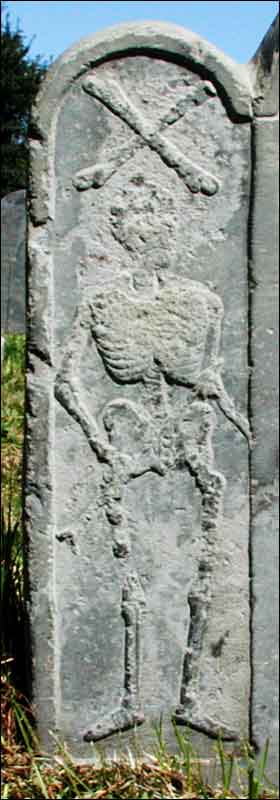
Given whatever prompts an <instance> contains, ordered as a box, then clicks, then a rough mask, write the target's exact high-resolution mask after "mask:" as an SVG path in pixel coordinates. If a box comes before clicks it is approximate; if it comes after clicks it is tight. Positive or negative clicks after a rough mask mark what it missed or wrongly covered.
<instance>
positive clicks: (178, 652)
mask: <svg viewBox="0 0 280 800" xmlns="http://www.w3.org/2000/svg"><path fill="white" fill-rule="evenodd" d="M250 97H251V95H250V88H249V85H248V83H247V75H246V72H245V71H244V72H243V70H242V68H241V67H238V65H234V64H233V63H232V62H231V61H230V60H229V59H227V58H226V57H225V56H223V55H222V54H220V53H218V52H217V51H216V50H215V49H214V48H212V47H211V46H210V45H208V44H207V43H205V42H203V41H202V40H200V39H199V38H198V37H196V36H194V35H192V34H189V33H188V32H184V31H182V30H180V29H177V28H173V27H172V26H171V27H170V26H165V25H161V24H158V25H144V24H143V25H137V26H134V27H133V28H132V27H131V26H124V27H121V28H119V29H115V30H113V31H109V32H108V38H106V35H105V36H104V35H103V34H100V35H98V36H97V37H95V38H94V39H93V40H88V41H87V40H86V41H85V42H83V43H82V45H78V46H77V47H76V48H74V49H72V51H71V53H70V55H68V54H66V55H65V56H64V57H62V58H61V59H60V60H59V61H58V62H57V64H55V65H54V67H53V68H52V70H51V71H50V74H49V77H48V78H47V80H46V81H45V83H44V85H43V89H42V91H41V96H40V99H39V103H38V112H37V113H38V116H37V119H35V120H34V140H33V143H32V151H33V178H32V185H31V192H30V197H29V205H30V220H31V221H30V227H29V236H30V246H29V257H30V276H29V298H30V299H29V320H30V322H29V362H30V371H29V388H28V397H29V406H30V414H29V423H28V424H29V433H28V438H27V448H28V450H27V455H28V474H27V500H26V518H27V529H28V530H29V534H30V541H31V544H30V558H31V562H32V570H31V594H32V598H33V599H32V604H31V622H32V626H33V632H34V631H35V633H36V636H35V639H36V641H35V650H34V653H35V671H34V680H35V699H36V700H37V706H38V718H39V725H40V726H41V731H43V738H44V739H45V741H46V737H47V730H48V729H56V730H58V731H59V732H60V734H61V735H62V736H63V737H64V739H65V740H66V741H67V743H68V745H69V746H70V748H71V751H72V752H73V753H74V754H75V755H76V756H81V755H84V756H86V757H87V756H88V755H89V753H90V748H91V743H92V742H95V741H98V740H100V739H101V740H102V739H104V738H107V737H110V742H112V744H113V745H114V743H116V741H119V736H121V737H123V739H122V738H121V741H124V742H125V741H126V738H125V737H126V733H125V732H126V731H129V730H134V728H135V727H137V728H139V733H141V735H142V732H143V736H144V740H145V736H146V737H148V736H149V732H150V727H151V721H153V720H158V719H159V718H160V715H161V714H164V717H165V718H166V719H167V720H168V719H171V718H172V717H173V718H174V719H175V720H176V721H177V723H178V724H182V725H187V724H188V725H190V726H191V727H193V728H194V729H196V730H198V731H201V732H204V733H205V734H207V735H210V736H218V734H220V735H221V736H222V737H223V738H224V739H225V740H234V739H237V738H238V737H239V736H247V735H248V721H249V695H250V646H249V580H248V574H249V566H248V546H249V448H250V432H249V423H248V418H247V408H248V399H247V387H248V360H247V359H248V272H247V225H248V214H249V197H250V191H249V189H250V175H249V165H250V118H251V115H252V109H251V99H250ZM42 640H44V641H45V644H44V645H43V644H40V641H42ZM46 642H47V644H46ZM116 736H117V739H116ZM114 737H115V738H114Z"/></svg>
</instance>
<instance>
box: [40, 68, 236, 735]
mask: <svg viewBox="0 0 280 800" xmlns="http://www.w3.org/2000/svg"><path fill="white" fill-rule="evenodd" d="M96 85H97V86H98V87H99V88H98V97H99V98H101V100H102V102H104V103H106V104H108V105H109V107H111V106H112V107H113V109H114V110H115V109H116V108H117V111H118V113H119V114H120V115H122V116H123V117H124V118H125V120H126V122H128V124H133V126H134V128H135V129H137V130H141V135H142V136H143V137H145V138H144V141H145V142H148V144H149V146H151V141H152V142H154V139H152V140H150V138H149V136H148V134H147V133H145V132H144V131H145V128H143V126H141V124H140V121H139V120H138V121H137V122H135V120H134V112H133V111H132V109H130V107H129V104H128V101H125V99H124V98H122V95H121V92H117V91H116V88H115V87H114V91H113V88H112V86H111V85H110V86H109V87H106V91H105V88H104V86H103V88H102V91H101V88H100V85H99V84H98V82H97V81H95V82H94V84H93V82H92V81H91V80H90V79H88V80H87V81H86V84H85V86H84V88H85V89H86V90H87V91H88V90H89V89H90V92H91V93H94V91H95V87H96ZM120 97H121V100H120V99H119V98H120ZM153 136H155V141H156V147H158V141H160V143H161V138H160V136H159V135H157V134H153ZM158 137H159V139H158ZM159 152H160V154H162V149H161V148H159ZM122 155H123V153H122ZM122 155H121V157H120V154H118V155H117V159H116V160H115V161H114V165H115V166H114V169H116V168H117V166H119V165H120V163H122V160H121V159H122ZM127 158H128V153H127V152H126V159H127ZM165 159H166V163H168V164H169V166H170V161H171V157H170V156H169V152H168V156H167V157H166V156H165ZM168 159H169V160H168ZM172 166H174V168H175V170H176V172H177V173H178V174H179V176H180V178H182V179H183V181H184V182H185V183H186V185H188V189H190V190H191V191H198V190H200V191H203V190H204V189H203V187H204V188H205V186H204V183H203V180H204V179H203V178H202V177H201V173H199V170H198V169H197V168H195V174H199V175H200V177H199V180H198V183H197V185H196V188H195V189H194V185H193V184H192V185H191V186H190V185H189V184H188V183H187V181H186V170H185V166H184V167H182V158H180V159H179V158H178V163H177V161H175V162H174V164H172ZM95 170H98V175H99V177H100V175H101V173H100V167H99V166H98V168H96V167H95V168H94V169H93V170H90V171H87V173H86V175H87V181H88V183H87V185H88V186H93V185H94V187H95V188H98V187H101V186H102V185H103V183H104V182H105V177H104V176H105V173H103V178H102V180H101V178H100V179H99V180H98V181H97V180H96V174H97V173H96V171H95ZM112 172H113V169H112V162H111V163H110V165H109V167H108V171H107V172H106V180H108V179H109V177H110V175H111V174H112ZM109 173H110V174H109ZM94 176H95V177H94ZM188 176H189V172H188ZM188 181H189V177H188ZM74 183H75V186H76V187H77V188H79V189H81V188H83V189H85V188H86V182H85V181H84V178H82V176H81V173H80V175H79V178H77V177H75V179H74ZM205 185H206V184H205ZM207 185H209V184H207ZM216 190H217V184H216V188H215V191H216ZM209 194H210V192H209ZM110 224H111V230H112V235H113V237H114V238H115V239H116V240H117V241H118V242H119V243H120V245H121V246H122V247H123V248H124V250H125V252H126V254H128V256H129V258H130V259H131V269H130V270H129V269H127V270H126V271H123V272H121V273H119V272H118V271H117V272H116V274H115V277H114V280H113V281H112V282H111V283H110V285H109V286H104V288H103V289H102V290H99V291H98V290H96V291H95V292H94V291H92V293H91V294H88V293H87V296H86V297H83V298H82V300H81V303H80V306H79V307H78V309H77V312H76V319H75V323H74V329H73V331H72V333H71V339H70V344H69V345H68V347H67V348H66V352H65V355H64V358H63V360H62V364H61V367H60V369H59V371H58V373H57V378H56V384H55V395H56V398H57V400H58V401H59V402H60V403H61V404H62V405H63V406H64V408H65V409H66V410H67V412H68V413H69V414H70V415H71V416H72V417H73V418H74V419H75V421H76V422H77V423H78V424H79V425H80V427H81V429H82V430H83V432H84V434H85V436H86V439H87V441H88V444H89V446H90V448H91V449H92V451H93V452H94V453H95V455H96V456H97V459H98V460H99V461H100V462H101V463H102V464H103V465H104V469H103V485H102V493H103V501H102V502H103V510H104V513H105V516H106V518H107V523H108V524H109V526H110V531H111V540H112V551H113V554H114V556H115V557H116V558H117V559H119V560H120V562H121V576H122V599H121V614H122V617H123V622H124V652H125V656H124V659H125V663H124V678H123V687H121V686H120V703H119V706H118V707H116V708H114V709H112V710H111V711H110V710H109V712H108V713H107V714H105V715H104V716H102V717H101V718H100V719H98V721H97V722H96V723H95V725H94V726H93V727H92V728H91V729H90V730H88V731H86V732H85V734H84V739H85V741H96V740H98V739H101V738H104V737H107V736H109V735H110V734H113V733H115V732H118V731H123V730H126V729H128V728H131V727H134V726H135V725H139V724H141V723H143V722H144V721H145V715H144V711H143V708H142V706H141V671H142V670H143V669H144V668H145V665H143V664H142V659H141V648H142V628H143V625H144V624H145V611H146V598H145V591H144V589H143V586H142V585H141V580H140V578H139V575H138V573H137V563H135V557H134V554H133V551H132V546H131V537H130V522H129V518H128V516H127V510H126V491H127V487H128V484H129V483H130V482H131V481H135V480H137V478H139V477H140V476H142V475H144V474H145V473H148V472H154V473H155V474H157V475H158V476H159V477H161V476H164V475H165V474H166V473H168V472H169V471H177V472H178V480H182V471H184V470H187V471H188V472H189V474H190V475H191V476H192V477H193V479H194V481H195V484H196V486H197V488H198V489H199V492H200V495H201V541H200V558H199V562H198V563H197V568H196V574H195V575H194V576H193V580H192V584H191V588H190V591H189V596H188V604H189V627H188V634H187V641H186V651H185V658H184V662H183V671H182V676H181V691H180V697H178V701H179V702H180V704H179V705H178V708H177V710H176V711H175V709H174V712H175V713H174V718H175V719H176V721H177V723H179V724H189V725H191V726H193V727H194V728H196V729H198V730H201V731H204V732H206V733H208V734H209V735H214V736H215V735H218V734H220V735H222V736H223V737H224V738H225V739H234V738H237V733H236V731H233V730H230V729H229V728H228V727H227V725H226V723H225V722H224V721H223V719H222V718H217V719H211V718H209V717H207V715H205V713H204V712H203V710H202V708H201V706H200V700H199V678H200V672H201V668H202V666H201V651H202V643H203V637H204V632H205V629H206V627H207V620H208V615H209V614H211V596H212V580H213V574H212V573H213V569H214V564H215V556H216V528H217V525H218V522H219V519H220V517H221V514H222V506H223V495H224V490H225V483H226V481H225V477H224V475H222V474H221V473H220V472H219V471H218V470H217V469H216V468H215V454H214V451H213V443H212V435H213V430H214V429H215V425H216V414H215V410H214V406H213V403H214V405H215V404H216V405H217V406H218V408H219V409H220V411H221V412H222V413H223V414H224V415H225V417H226V418H227V419H228V420H229V421H230V423H231V424H232V425H233V426H235V427H236V429H238V431H239V432H241V433H242V435H243V436H244V437H245V438H246V440H247V441H248V443H250V431H249V426H248V422H247V420H246V418H244V417H243V416H242V414H240V413H239V412H238V411H237V409H236V408H235V404H234V402H233V400H232V399H231V398H230V396H229V395H228V393H227V391H226V388H225V386H224V384H223V380H222V377H221V368H222V359H221V353H220V347H221V328H222V319H223V314H224V309H223V303H222V301H221V298H220V297H219V296H218V294H217V293H216V292H214V291H211V290H210V289H209V288H208V287H207V286H206V285H204V284H203V283H202V282H200V281H195V280H190V279H187V278H185V279H181V280H178V278H177V276H176V274H174V273H172V271H171V270H170V262H171V264H172V249H173V248H172V243H173V244H174V240H175V239H176V229H177V215H176V204H175V203H174V200H173V198H172V196H171V195H170V193H169V192H168V190H162V191H160V190H159V189H158V188H157V186H156V185H154V184H153V183H152V182H151V181H149V180H146V179H145V178H144V177H143V175H139V174H135V175H132V176H131V179H130V182H129V184H128V185H127V186H126V187H124V188H123V189H122V191H120V192H119V195H118V196H117V197H116V198H115V202H114V205H112V206H111V209H110ZM88 337H90V341H91V345H90V346H91V348H93V347H95V348H96V349H97V351H98V353H99V355H100V357H101V359H102V362H103V366H104V369H105V371H106V373H107V374H108V375H109V376H110V378H111V380H112V381H113V382H114V383H115V384H117V386H118V387H119V396H117V397H116V398H115V399H114V400H112V401H110V402H108V403H107V404H106V405H105V407H104V410H103V420H102V426H100V425H99V424H98V422H97V420H96V419H95V418H94V416H93V415H92V414H91V413H90V411H89V409H88V408H87V405H86V404H85V403H84V401H83V393H82V386H81V383H80V382H79V378H78V375H79V369H80V365H81V363H82V358H83V349H84V348H85V347H86V343H88V341H89V339H88ZM129 384H134V385H137V395H138V399H137V400H136V401H133V402H131V400H129V399H127V398H126V396H125V389H126V387H127V385H129ZM170 386H173V387H174V386H175V387H176V386H180V387H185V389H186V400H185V404H184V407H183V408H182V409H181V410H180V413H178V411H177V412H176V411H175V409H174V407H173V406H172V403H171V402H170V398H169V394H170V392H169V389H170ZM135 525H136V526H137V520H135ZM178 679H179V676H178ZM121 691H122V695H121Z"/></svg>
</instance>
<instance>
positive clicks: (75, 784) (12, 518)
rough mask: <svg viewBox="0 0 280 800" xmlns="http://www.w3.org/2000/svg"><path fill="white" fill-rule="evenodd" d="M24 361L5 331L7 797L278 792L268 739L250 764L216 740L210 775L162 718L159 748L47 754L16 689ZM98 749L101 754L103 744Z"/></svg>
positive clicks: (60, 747) (105, 799)
mask: <svg viewBox="0 0 280 800" xmlns="http://www.w3.org/2000/svg"><path fill="white" fill-rule="evenodd" d="M24 364H25V340H24V337H22V336H7V337H6V350H5V360H4V365H3V371H2V395H1V398H2V399H1V409H2V426H1V443H2V520H1V522H2V524H1V603H2V616H3V625H2V632H1V643H2V653H3V660H2V676H1V708H2V734H1V746H2V792H1V800H23V799H24V800H25V799H26V800H29V798H30V800H37V798H51V799H52V798H55V800H60V798H61V799H62V800H63V798H65V800H72V799H73V800H74V798H81V799H83V800H86V799H88V800H89V799H91V800H110V799H111V798H120V800H121V798H124V799H125V800H129V798H136V799H137V798H141V799H142V800H145V798H146V800H147V798H151V799H152V798H153V799H154V800H156V798H178V800H179V799H180V798H182V800H183V798H184V800H188V799H189V800H195V799H196V798H197V799H198V800H199V799H200V798H217V799H218V798H223V800H227V799H228V800H230V798H242V799H243V800H246V798H248V800H260V798H270V799H271V800H272V798H278V797H279V795H278V793H277V791H276V789H275V787H273V786H272V785H271V784H269V781H268V778H267V776H266V763H267V756H268V747H269V743H268V742H267V744H266V747H265V749H264V752H263V754H262V755H261V757H260V758H259V759H258V761H256V760H255V758H254V755H253V752H252V749H251V748H250V746H249V745H248V744H246V743H244V745H243V748H242V754H243V761H242V763H243V764H245V766H243V767H242V768H241V766H240V759H239V757H238V756H237V755H236V754H235V753H230V752H227V751H226V750H225V749H224V747H223V744H222V742H221V741H218V742H217V744H216V745H213V754H212V759H211V764H212V766H213V765H214V767H215V768H216V771H213V770H212V773H211V775H210V772H211V770H210V772H209V774H208V775H207V774H206V766H207V765H206V766H205V762H204V761H203V760H202V759H200V758H199V756H198V755H197V754H196V753H195V751H194V749H193V745H192V741H191V736H190V732H189V731H188V730H184V732H182V729H181V728H178V727H176V726H175V725H174V737H175V740H176V744H177V754H176V755H171V754H170V753H169V752H168V748H167V746H166V743H165V741H164V735H163V726H162V724H161V721H160V722H159V724H158V725H157V726H155V728H154V735H155V744H154V750H153V752H152V753H150V754H149V755H147V754H143V755H142V756H141V757H140V756H139V757H137V758H136V757H135V756H134V755H132V753H130V754H129V755H128V756H127V758H126V759H123V760H122V761H121V762H119V763H115V762H109V761H106V760H105V759H104V758H102V757H101V756H99V762H98V761H97V763H96V765H95V766H84V765H80V766H77V765H76V764H74V763H73V761H72V759H71V757H70V755H69V753H68V752H67V749H66V747H65V746H64V744H63V743H61V742H59V741H56V750H55V753H54V755H53V756H52V758H51V759H50V757H47V756H46V755H45V754H44V753H42V752H41V749H40V746H39V742H38V740H37V736H36V730H35V726H34V720H33V715H32V709H31V707H30V706H29V703H28V701H27V700H26V698H25V697H24V696H23V694H22V693H21V692H20V691H19V688H18V687H19V686H20V685H21V687H22V686H23V670H22V665H21V664H20V659H19V655H18V654H19V653H20V652H23V651H24V598H23V558H22V548H23V545H22V520H21V503H22V500H21V481H22V447H23V419H24ZM16 686H17V688H16ZM95 752H96V757H97V759H98V753H99V751H98V749H97V748H96V750H95ZM208 763H210V761H209V762H208ZM211 768H212V767H211ZM208 771H209V770H208ZM233 785H234V787H235V790H233ZM236 787H237V788H236Z"/></svg>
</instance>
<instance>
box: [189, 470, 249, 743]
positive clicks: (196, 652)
mask: <svg viewBox="0 0 280 800" xmlns="http://www.w3.org/2000/svg"><path fill="white" fill-rule="evenodd" d="M188 466H189V469H190V472H191V473H192V474H193V475H194V476H195V478H196V481H197V484H198V486H199V488H200V491H201V494H202V521H201V523H202V524H201V527H202V537H203V538H202V550H201V553H200V561H199V566H198V570H197V576H196V579H195V581H194V583H193V586H192V588H191V591H190V594H189V598H188V604H189V611H190V617H189V631H188V640H187V649H186V653H185V658H184V664H183V676H182V685H181V704H180V706H179V708H177V710H176V712H175V715H174V720H175V721H176V723H177V724H178V725H189V726H190V727H192V728H194V729H196V730H199V731H202V732H204V733H206V734H207V735H208V736H212V737H217V736H221V737H222V738H223V739H224V740H229V741H231V740H236V739H237V738H238V736H237V734H236V732H234V731H232V730H230V729H228V728H227V726H226V725H224V724H223V723H221V722H220V721H219V720H214V719H211V718H210V717H208V716H207V715H206V714H205V713H204V711H203V708H202V707H201V705H200V700H199V697H200V688H199V682H200V675H201V670H202V664H201V655H202V646H203V639H204V635H205V631H206V627H207V619H208V616H209V613H210V608H211V600H212V573H213V571H214V564H215V548H216V529H217V522H218V518H219V514H220V511H221V505H222V500H223V494H224V488H225V482H224V479H223V477H222V475H220V474H219V473H218V472H215V471H214V470H213V469H211V467H209V465H207V464H206V463H205V462H204V461H203V460H200V459H197V456H195V457H194V458H191V457H190V459H189V462H188Z"/></svg>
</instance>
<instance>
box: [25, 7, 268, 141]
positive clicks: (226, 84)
mask: <svg viewBox="0 0 280 800" xmlns="http://www.w3.org/2000/svg"><path fill="white" fill-rule="evenodd" d="M129 54H130V55H132V54H139V55H140V54H142V55H148V54H150V55H154V56H155V57H162V58H171V59H173V60H176V61H178V63H181V64H183V65H184V64H185V65H186V66H191V68H193V69H194V70H197V71H200V72H203V73H204V74H205V75H207V76H208V77H209V79H211V80H212V81H213V83H214V85H216V88H217V90H218V91H219V90H220V91H221V92H222V93H223V95H224V97H225V98H226V99H227V101H228V104H229V106H230V108H231V109H232V112H233V113H234V114H235V115H236V116H237V117H239V118H241V119H242V118H243V119H250V118H251V117H252V86H251V83H250V73H249V71H248V70H247V67H246V65H242V64H237V63H236V62H235V61H233V60H232V59H231V58H230V57H229V56H227V55H225V53H223V52H222V51H221V50H218V49H217V48H216V47H215V46H214V45H212V44H210V43H209V42H208V41H207V40H206V39H203V38H202V37H201V36H200V35H198V34H197V33H193V32H192V31H190V30H188V29H186V28H182V27H180V26H178V25H173V24H170V23H166V22H152V21H149V22H135V23H131V22H129V23H125V24H122V25H116V26H113V27H110V28H106V29H105V30H102V31H99V32H98V33H96V34H94V35H93V36H90V37H85V38H83V39H81V40H80V41H79V42H77V43H76V44H74V45H73V46H72V47H70V48H69V49H68V50H66V51H65V52H64V53H63V54H62V55H61V56H60V57H59V58H58V59H57V60H56V61H55V62H54V63H53V64H52V66H51V67H50V69H49V70H48V72H47V75H46V77H45V79H44V81H43V83H42V86H41V90H40V92H39V94H38V96H37V102H36V104H35V109H36V108H37V110H39V111H40V132H41V133H43V134H44V133H45V132H46V129H48V128H49V124H50V112H51V116H52V114H53V113H54V112H55V110H56V107H57V102H58V101H59V99H60V98H62V96H63V95H64V92H65V86H66V84H67V83H69V84H70V83H71V82H72V81H73V80H74V79H75V78H77V77H78V76H81V75H83V73H85V72H87V71H88V70H89V69H91V68H93V67H95V66H97V65H98V64H100V63H101V62H103V61H106V60H109V59H112V58H120V57H122V56H127V55H129ZM46 105H47V107H46ZM33 122H34V123H35V126H36V124H38V111H37V113H36V111H35V110H34V114H33Z"/></svg>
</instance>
